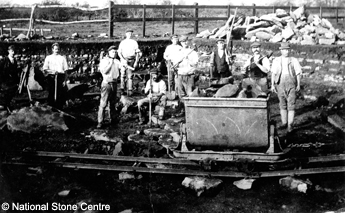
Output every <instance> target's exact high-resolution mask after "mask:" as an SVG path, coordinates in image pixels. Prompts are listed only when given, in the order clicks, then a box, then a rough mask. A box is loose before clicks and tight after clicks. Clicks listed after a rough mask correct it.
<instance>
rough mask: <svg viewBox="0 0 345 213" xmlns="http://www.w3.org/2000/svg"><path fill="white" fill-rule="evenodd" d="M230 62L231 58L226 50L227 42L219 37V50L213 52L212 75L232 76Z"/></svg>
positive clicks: (218, 76) (218, 77)
mask: <svg viewBox="0 0 345 213" xmlns="http://www.w3.org/2000/svg"><path fill="white" fill-rule="evenodd" d="M230 63H231V62H230V58H229V56H228V54H227V53H226V50H225V42H224V40H223V39H218V40H217V50H216V51H214V52H213V61H211V68H212V70H211V72H212V73H211V76H212V77H213V78H217V79H220V78H227V77H229V76H231V71H230V69H229V66H230V65H231V64H230Z"/></svg>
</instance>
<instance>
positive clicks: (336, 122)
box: [327, 114, 345, 133]
mask: <svg viewBox="0 0 345 213" xmlns="http://www.w3.org/2000/svg"><path fill="white" fill-rule="evenodd" d="M327 121H328V122H329V123H330V124H332V125H333V126H334V127H336V128H338V129H340V130H341V131H342V132H343V133H345V120H344V119H343V118H342V117H340V116H339V115H337V114H334V115H329V116H328V117H327Z"/></svg>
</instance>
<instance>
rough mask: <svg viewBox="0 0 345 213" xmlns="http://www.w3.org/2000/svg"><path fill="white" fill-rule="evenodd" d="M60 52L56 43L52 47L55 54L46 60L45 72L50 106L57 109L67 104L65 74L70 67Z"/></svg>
mask: <svg viewBox="0 0 345 213" xmlns="http://www.w3.org/2000/svg"><path fill="white" fill-rule="evenodd" d="M59 51H60V46H59V44H58V43H54V44H53V45H52V52H53V54H51V55H49V56H47V57H46V58H45V60H44V65H43V71H44V72H45V73H46V74H47V81H48V92H49V95H48V104H49V105H50V106H53V107H55V108H57V109H62V108H63V105H64V102H65V97H64V86H65V85H64V84H65V82H66V79H67V73H65V72H66V70H68V65H67V60H66V58H65V57H64V56H62V55H60V54H59ZM55 84H56V85H55ZM55 90H56V91H55ZM55 93H56V95H55Z"/></svg>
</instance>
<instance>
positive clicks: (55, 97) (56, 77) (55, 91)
mask: <svg viewBox="0 0 345 213" xmlns="http://www.w3.org/2000/svg"><path fill="white" fill-rule="evenodd" d="M57 79H58V75H57V73H55V90H54V101H55V102H56V100H57Z"/></svg>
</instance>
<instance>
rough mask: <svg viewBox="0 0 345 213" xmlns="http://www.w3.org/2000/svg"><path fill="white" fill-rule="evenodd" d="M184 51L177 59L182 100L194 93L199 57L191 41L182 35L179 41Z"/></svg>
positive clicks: (178, 85) (178, 84) (179, 90)
mask: <svg viewBox="0 0 345 213" xmlns="http://www.w3.org/2000/svg"><path fill="white" fill-rule="evenodd" d="M179 41H180V43H181V45H182V49H181V50H180V52H179V54H178V55H177V57H176V59H175V60H176V64H175V65H177V66H176V67H177V79H176V84H177V88H178V95H179V98H180V100H181V99H182V98H183V97H185V96H189V95H190V94H191V93H192V92H193V87H194V74H195V70H196V66H197V64H198V60H199V56H198V53H197V52H195V51H194V49H193V46H192V42H191V40H189V39H188V37H187V36H184V35H182V36H181V37H180V39H179Z"/></svg>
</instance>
